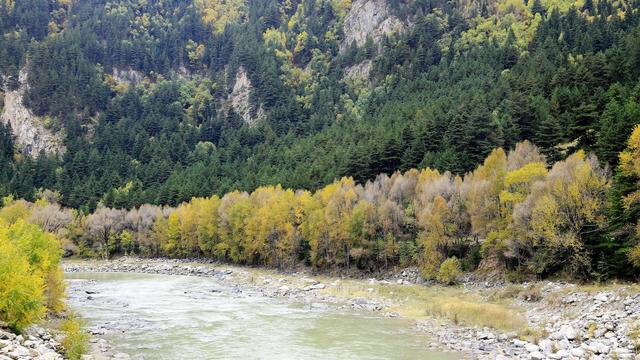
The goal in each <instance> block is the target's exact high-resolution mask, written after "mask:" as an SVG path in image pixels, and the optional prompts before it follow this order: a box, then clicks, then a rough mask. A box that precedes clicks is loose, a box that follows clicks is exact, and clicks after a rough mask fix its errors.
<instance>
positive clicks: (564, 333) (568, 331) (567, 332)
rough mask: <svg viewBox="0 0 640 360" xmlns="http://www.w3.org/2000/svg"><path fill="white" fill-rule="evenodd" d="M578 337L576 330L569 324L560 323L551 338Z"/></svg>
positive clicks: (571, 338) (569, 338)
mask: <svg viewBox="0 0 640 360" xmlns="http://www.w3.org/2000/svg"><path fill="white" fill-rule="evenodd" d="M577 337H578V331H577V330H576V329H574V328H573V327H571V326H569V325H562V326H561V327H560V330H559V331H557V332H556V333H554V334H553V335H552V336H551V338H552V339H555V340H562V339H568V340H575V339H576V338H577Z"/></svg>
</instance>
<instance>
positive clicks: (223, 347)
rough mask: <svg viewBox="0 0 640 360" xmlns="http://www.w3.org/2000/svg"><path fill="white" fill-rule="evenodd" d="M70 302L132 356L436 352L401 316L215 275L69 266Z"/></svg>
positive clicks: (428, 355)
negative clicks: (295, 296)
mask: <svg viewBox="0 0 640 360" xmlns="http://www.w3.org/2000/svg"><path fill="white" fill-rule="evenodd" d="M66 276H67V279H68V283H69V289H68V293H69V298H68V303H69V305H70V306H71V308H72V309H73V310H74V311H76V312H77V313H78V314H79V315H80V316H81V317H82V318H83V319H84V320H85V321H86V322H87V325H88V326H89V327H90V328H91V329H93V330H98V331H102V332H104V334H103V335H101V337H103V338H105V339H107V340H109V341H110V342H111V343H112V345H113V346H114V348H115V350H116V351H119V352H124V353H127V354H129V355H131V356H132V357H133V358H134V359H329V358H332V359H423V360H424V359H433V360H440V359H443V360H445V359H446V360H449V359H455V358H456V357H455V356H454V355H451V354H443V353H437V352H433V351H431V350H428V349H427V345H428V343H429V339H428V338H427V337H426V336H424V335H422V334H420V333H418V332H416V331H414V330H413V329H412V328H411V324H410V323H409V322H407V321H405V320H402V319H388V318H383V317H381V316H378V315H376V314H373V313H367V312H356V311H352V310H343V309H337V308H335V307H334V306H327V305H324V304H318V303H316V304H302V303H296V302H291V301H288V300H286V299H277V298H270V297H266V296H261V295H260V294H259V293H246V292H245V291H243V290H242V289H240V288H239V287H232V286H228V285H223V284H220V283H217V282H216V281H215V280H214V279H211V278H200V277H186V276H173V275H148V274H132V273H71V274H67V275H66Z"/></svg>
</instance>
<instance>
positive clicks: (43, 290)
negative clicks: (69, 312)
mask: <svg viewBox="0 0 640 360" xmlns="http://www.w3.org/2000/svg"><path fill="white" fill-rule="evenodd" d="M12 221H14V222H15V223H13V224H11V225H7V222H6V221H3V220H2V219H0V320H2V321H4V322H6V323H7V324H8V325H9V326H10V327H11V328H12V329H13V330H14V331H18V332H19V331H21V330H22V329H23V328H25V327H26V326H28V325H30V324H31V323H33V322H34V321H37V320H39V319H41V318H42V317H43V316H44V315H45V313H46V311H47V310H50V311H53V312H58V311H60V310H62V309H63V302H62V298H63V295H64V282H63V277H62V272H61V270H60V267H59V264H60V257H61V250H60V244H59V241H58V240H57V239H56V238H55V236H53V235H51V234H49V233H45V232H44V231H42V230H41V229H40V228H39V227H38V226H37V225H33V224H29V223H26V222H25V221H24V220H22V219H16V218H14V219H12Z"/></svg>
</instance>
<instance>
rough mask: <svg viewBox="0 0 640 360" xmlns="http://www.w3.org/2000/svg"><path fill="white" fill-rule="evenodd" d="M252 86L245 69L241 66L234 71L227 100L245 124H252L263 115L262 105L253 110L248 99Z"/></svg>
mask: <svg viewBox="0 0 640 360" xmlns="http://www.w3.org/2000/svg"><path fill="white" fill-rule="evenodd" d="M252 88H253V86H252V85H251V80H250V79H249V76H248V75H247V71H246V70H245V69H244V67H242V66H241V67H240V68H239V69H238V72H237V73H236V79H235V83H234V85H233V90H232V91H231V95H230V96H229V101H230V102H231V107H232V108H233V110H234V111H235V112H236V113H237V114H238V115H240V117H241V118H242V120H244V122H246V123H247V124H254V123H255V122H256V121H258V120H260V119H261V118H262V117H263V116H264V110H263V108H262V105H260V106H259V107H258V110H257V111H253V108H252V106H251V101H250V96H251V90H252Z"/></svg>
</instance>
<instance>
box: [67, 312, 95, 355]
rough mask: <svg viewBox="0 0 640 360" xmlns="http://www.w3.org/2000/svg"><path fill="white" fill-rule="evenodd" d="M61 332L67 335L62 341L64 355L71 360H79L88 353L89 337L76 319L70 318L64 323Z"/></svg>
mask: <svg viewBox="0 0 640 360" xmlns="http://www.w3.org/2000/svg"><path fill="white" fill-rule="evenodd" d="M61 330H62V331H63V332H64V333H65V335H64V339H63V340H62V346H63V347H64V354H65V355H66V356H67V358H68V359H70V360H79V359H80V358H81V357H82V355H84V354H86V353H87V350H88V346H87V341H88V339H89V336H88V335H87V333H86V332H85V331H83V330H82V326H81V324H80V322H79V321H78V320H76V319H75V318H74V317H70V318H68V319H67V320H65V322H64V323H62V327H61Z"/></svg>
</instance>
